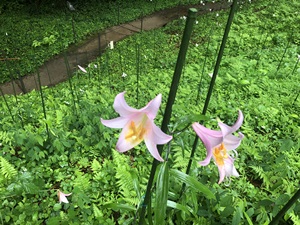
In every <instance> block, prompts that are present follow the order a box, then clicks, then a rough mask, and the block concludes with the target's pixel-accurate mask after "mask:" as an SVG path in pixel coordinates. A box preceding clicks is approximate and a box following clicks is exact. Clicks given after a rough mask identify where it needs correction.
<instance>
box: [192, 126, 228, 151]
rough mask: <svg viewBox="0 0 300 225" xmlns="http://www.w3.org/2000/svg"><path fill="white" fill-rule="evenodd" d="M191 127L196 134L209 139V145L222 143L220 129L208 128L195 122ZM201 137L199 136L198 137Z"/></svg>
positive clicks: (213, 145)
mask: <svg viewBox="0 0 300 225" xmlns="http://www.w3.org/2000/svg"><path fill="white" fill-rule="evenodd" d="M192 127H193V129H194V130H195V132H196V134H198V136H199V137H200V135H201V136H202V137H203V136H205V137H206V139H207V140H208V141H209V143H210V145H211V147H215V146H217V145H219V144H220V143H222V141H223V135H222V132H221V131H216V130H210V129H208V128H206V127H204V126H202V125H200V124H199V123H197V122H195V123H193V124H192ZM200 138H201V137H200Z"/></svg>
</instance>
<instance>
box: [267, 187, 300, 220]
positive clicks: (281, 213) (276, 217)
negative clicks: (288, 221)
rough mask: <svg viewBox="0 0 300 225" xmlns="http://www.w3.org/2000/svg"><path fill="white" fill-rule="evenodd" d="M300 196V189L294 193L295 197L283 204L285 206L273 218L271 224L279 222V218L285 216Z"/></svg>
mask: <svg viewBox="0 0 300 225" xmlns="http://www.w3.org/2000/svg"><path fill="white" fill-rule="evenodd" d="M299 198H300V189H298V191H297V192H296V193H295V194H294V195H293V197H292V198H291V199H290V200H289V201H288V202H287V203H286V204H285V205H284V206H283V208H282V209H281V210H280V211H279V212H278V213H277V215H276V216H275V217H274V218H273V219H272V221H271V222H270V223H269V225H276V224H278V222H279V220H280V219H281V218H282V217H283V216H284V214H285V213H286V212H287V211H288V210H289V208H291V207H292V206H293V205H294V204H295V203H296V201H298V199H299Z"/></svg>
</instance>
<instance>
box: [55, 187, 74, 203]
mask: <svg viewBox="0 0 300 225" xmlns="http://www.w3.org/2000/svg"><path fill="white" fill-rule="evenodd" d="M71 194H72V193H70V194H65V193H63V192H61V191H60V190H59V189H58V190H57V196H58V200H59V204H61V203H62V202H64V203H69V201H68V199H67V198H66V196H70V195H71Z"/></svg>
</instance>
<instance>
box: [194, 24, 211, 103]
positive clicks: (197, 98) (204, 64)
mask: <svg viewBox="0 0 300 225" xmlns="http://www.w3.org/2000/svg"><path fill="white" fill-rule="evenodd" d="M212 33H213V28H211V29H210V32H209V37H211V36H212ZM210 41H211V38H209V40H208V42H207V46H206V52H205V58H204V62H203V67H202V72H201V77H200V81H199V84H198V92H197V97H196V105H198V103H199V100H200V94H201V84H202V80H203V77H204V69H205V66H206V60H207V58H208V50H209V44H210Z"/></svg>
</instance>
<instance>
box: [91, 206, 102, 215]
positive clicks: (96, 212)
mask: <svg viewBox="0 0 300 225" xmlns="http://www.w3.org/2000/svg"><path fill="white" fill-rule="evenodd" d="M93 211H94V215H95V217H96V218H101V217H103V213H102V212H101V211H100V210H99V208H98V207H97V206H96V205H95V204H93Z"/></svg>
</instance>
